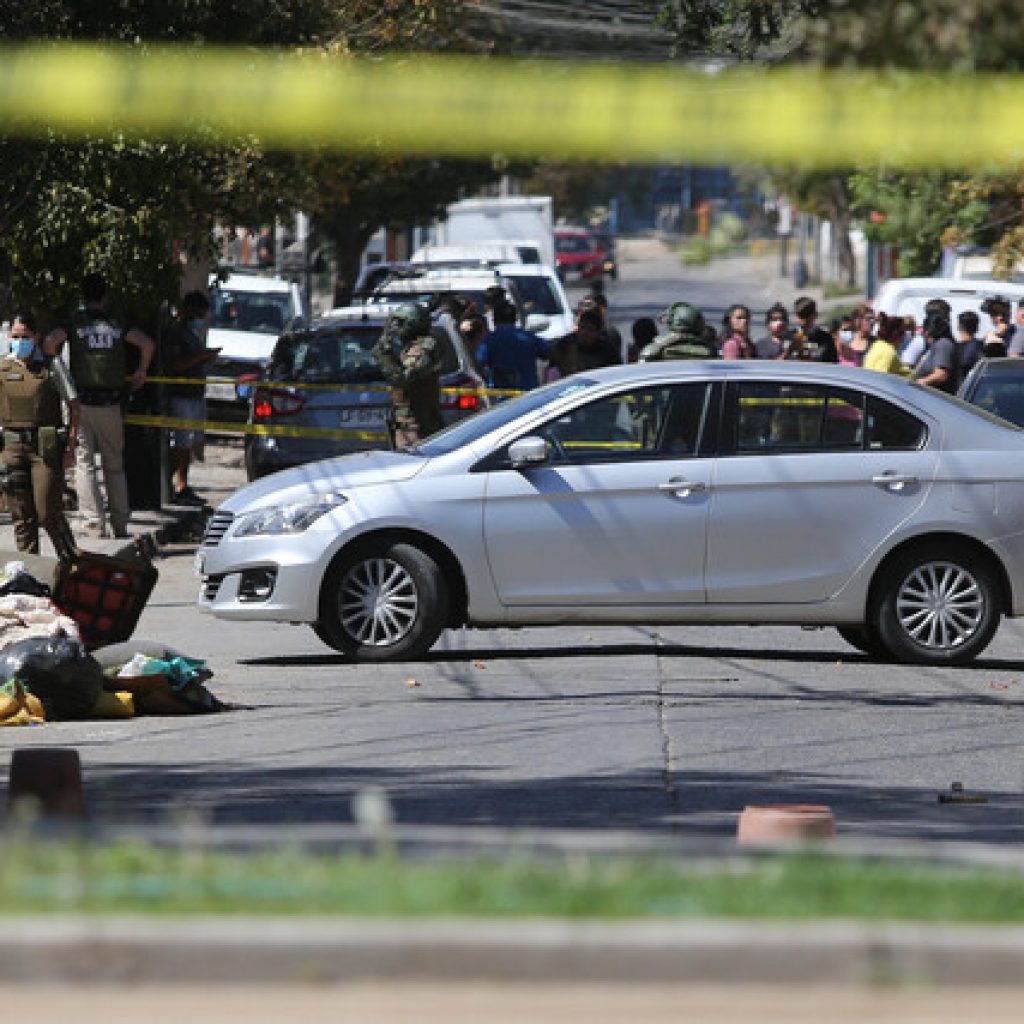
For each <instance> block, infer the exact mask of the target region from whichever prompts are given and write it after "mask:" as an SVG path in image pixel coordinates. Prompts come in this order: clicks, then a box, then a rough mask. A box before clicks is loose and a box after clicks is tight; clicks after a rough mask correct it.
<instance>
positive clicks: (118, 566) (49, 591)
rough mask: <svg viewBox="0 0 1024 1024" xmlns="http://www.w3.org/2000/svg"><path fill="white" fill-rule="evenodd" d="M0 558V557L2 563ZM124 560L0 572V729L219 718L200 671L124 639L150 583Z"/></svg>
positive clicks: (141, 557) (149, 574)
mask: <svg viewBox="0 0 1024 1024" xmlns="http://www.w3.org/2000/svg"><path fill="white" fill-rule="evenodd" d="M0 557H2V556H0ZM150 557H151V553H150V551H149V550H147V549H146V548H145V547H144V546H143V545H139V546H138V547H137V548H135V549H134V550H133V552H132V555H131V557H111V556H108V555H101V554H94V553H92V552H81V553H80V556H79V557H78V558H77V559H75V560H74V561H72V562H64V561H62V562H57V561H56V560H54V559H44V558H39V557H35V558H33V559H32V562H33V569H32V570H30V569H29V567H28V565H27V564H26V562H25V561H23V560H21V559H20V558H16V559H13V560H11V561H8V562H7V563H6V565H5V566H4V568H3V572H2V573H0V726H4V725H36V724H40V723H42V722H45V721H62V720H70V719H85V718H111V717H113V718H128V717H131V716H133V715H181V714H194V713H204V712H211V711H222V710H224V705H223V704H222V703H221V702H220V701H219V700H218V699H217V698H216V697H215V696H214V695H213V694H212V693H211V692H210V691H209V690H208V689H207V688H206V686H205V685H204V684H205V683H206V681H207V680H208V679H210V677H211V676H212V675H213V673H212V672H211V671H210V669H208V668H207V667H206V663H205V662H203V661H201V660H199V659H197V658H192V657H189V656H188V655H186V654H184V653H183V652H181V651H176V650H174V649H172V648H169V647H166V646H164V645H162V644H156V643H152V642H146V641H134V642H133V641H132V640H131V636H132V634H133V632H134V630H135V626H136V624H137V623H138V620H139V617H140V616H141V614H142V610H143V608H144V607H145V604H146V601H147V600H148V598H149V595H150V593H151V592H152V590H153V587H154V586H155V584H156V579H157V571H156V569H155V568H154V566H153V564H152V562H151V560H150Z"/></svg>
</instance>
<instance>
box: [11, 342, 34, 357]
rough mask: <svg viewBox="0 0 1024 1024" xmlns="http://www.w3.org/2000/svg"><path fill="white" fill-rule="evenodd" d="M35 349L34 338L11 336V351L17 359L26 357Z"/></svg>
mask: <svg viewBox="0 0 1024 1024" xmlns="http://www.w3.org/2000/svg"><path fill="white" fill-rule="evenodd" d="M35 349H36V342H35V339H34V338H11V352H13V353H14V355H15V356H17V357H18V359H28V357H29V356H30V355H32V353H33V352H34V351H35Z"/></svg>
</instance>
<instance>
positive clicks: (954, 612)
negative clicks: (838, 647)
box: [876, 546, 1000, 665]
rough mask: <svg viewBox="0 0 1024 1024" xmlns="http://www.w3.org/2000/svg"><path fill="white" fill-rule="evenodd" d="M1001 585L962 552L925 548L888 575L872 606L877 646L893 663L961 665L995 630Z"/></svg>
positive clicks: (985, 567) (905, 558)
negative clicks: (881, 644) (890, 657)
mask: <svg viewBox="0 0 1024 1024" xmlns="http://www.w3.org/2000/svg"><path fill="white" fill-rule="evenodd" d="M999 619H1000V610H999V586H998V583H997V581H996V578H995V575H994V573H993V572H992V570H991V568H990V567H989V566H988V565H987V564H986V563H985V562H983V561H981V560H980V559H975V558H970V557H968V556H966V555H965V554H964V553H963V552H960V551H955V550H954V551H949V550H948V549H945V548H942V547H939V546H928V547H922V548H919V549H917V550H916V551H911V552H908V553H907V554H906V555H904V556H902V557H901V558H899V559H898V560H897V561H896V562H895V563H894V564H893V565H892V566H891V567H890V568H889V571H888V572H887V573H886V576H885V578H884V579H883V580H882V582H881V586H880V589H879V598H878V601H877V603H876V622H877V629H878V635H879V637H880V639H881V642H882V643H883V644H884V645H885V647H886V648H887V649H888V650H889V652H890V653H891V654H892V656H893V657H894V658H896V660H897V661H902V662H906V663H909V664H918V665H963V664H966V663H967V662H969V661H972V660H973V659H974V658H975V657H977V655H979V654H980V653H981V652H982V651H983V650H984V649H985V648H986V647H987V646H988V644H989V642H990V641H991V640H992V637H993V636H994V635H995V631H996V629H997V628H998V626H999Z"/></svg>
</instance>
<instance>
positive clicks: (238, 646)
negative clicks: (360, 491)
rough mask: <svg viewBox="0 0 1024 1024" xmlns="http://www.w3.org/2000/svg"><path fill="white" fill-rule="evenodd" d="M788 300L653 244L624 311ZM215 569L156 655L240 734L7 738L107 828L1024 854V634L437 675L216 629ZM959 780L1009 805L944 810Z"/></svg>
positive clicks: (170, 556) (165, 573)
mask: <svg viewBox="0 0 1024 1024" xmlns="http://www.w3.org/2000/svg"><path fill="white" fill-rule="evenodd" d="M778 287H779V286H778V284H777V283H776V282H772V281H766V280H765V279H764V278H763V275H761V274H760V270H759V268H758V267H757V266H756V265H754V264H751V263H749V262H745V261H730V262H728V263H724V264H721V265H719V266H718V267H717V268H716V267H715V266H713V267H712V268H711V269H710V270H701V271H698V272H696V273H695V274H691V275H689V276H688V277H685V278H684V277H683V275H682V273H681V270H680V268H678V266H677V265H676V264H675V263H674V262H672V261H670V260H668V259H666V258H665V256H664V254H659V253H658V252H657V250H656V249H654V248H653V247H651V246H638V247H637V248H636V250H635V258H633V259H631V260H630V261H629V262H627V263H626V265H625V268H624V273H623V279H622V280H621V281H620V282H618V283H617V284H613V285H612V286H611V287H610V288H609V297H610V300H611V304H612V310H613V314H614V318H615V320H616V322H617V323H619V324H620V326H621V327H622V328H623V329H624V331H628V325H629V322H630V321H631V319H632V317H634V316H636V315H645V314H649V313H651V312H654V311H657V310H658V309H661V308H664V306H665V305H667V304H668V303H669V302H671V301H674V300H676V299H678V298H691V299H693V298H696V299H697V301H698V303H699V304H700V305H702V307H703V308H705V309H706V310H714V309H718V310H721V309H722V308H723V307H724V306H725V305H726V304H727V303H728V302H730V301H733V300H734V299H737V300H739V301H746V302H748V303H749V304H750V305H752V306H754V307H755V308H756V309H760V310H763V309H764V308H766V307H767V305H768V304H769V303H770V301H771V299H772V298H773V297H774V294H775V293H777V292H778ZM240 455H241V453H240V450H239V449H237V448H235V449H232V448H211V449H210V452H209V457H208V459H207V462H206V463H205V464H203V465H201V466H199V467H197V470H196V472H195V473H194V483H195V485H196V486H197V487H198V488H199V489H201V490H203V491H205V492H206V493H207V494H208V495H209V496H210V498H211V499H212V500H213V501H214V502H216V501H217V500H218V499H221V498H223V496H225V495H226V494H228V493H230V491H231V490H232V489H233V488H235V487H237V486H239V485H240V484H241V483H242V482H243V473H242V470H241V459H240ZM145 525H146V519H145V517H144V516H143V517H140V524H139V528H144V527H145ZM5 533H6V534H7V536H5ZM9 533H10V528H9V527H8V526H0V543H2V544H3V545H4V546H11V544H10V537H9ZM765 542H766V543H770V542H771V541H770V538H766V539H765ZM192 554H193V548H192V547H191V546H189V545H175V546H171V547H169V548H168V549H167V553H166V557H165V558H164V559H163V560H161V561H160V562H159V563H158V564H159V569H160V573H161V578H160V582H159V584H158V586H157V589H156V590H155V592H154V595H153V597H152V599H151V600H150V603H149V606H148V608H147V609H146V611H145V613H144V615H143V618H142V621H141V623H140V626H139V629H138V631H137V634H136V635H137V636H138V637H145V638H154V639H159V640H161V641H163V642H165V643H167V644H171V645H173V646H176V647H178V648H179V649H181V650H183V651H184V652H185V653H187V654H190V655H192V656H195V657H202V658H205V659H207V660H208V662H209V664H210V666H211V667H212V668H213V669H214V672H215V675H214V678H213V680H212V681H211V684H210V686H211V689H213V690H214V691H215V692H216V693H217V695H218V696H219V697H221V699H223V700H225V701H227V702H229V703H230V704H232V705H233V706H234V709H233V710H231V711H230V712H227V713H224V714H221V715H211V716H204V717H188V718H145V719H142V718H140V719H133V720H118V721H113V720H112V721H93V722H87V723H50V724H47V725H45V726H43V727H39V728H33V729H11V730H4V731H3V732H2V733H0V741H2V742H3V744H4V745H5V746H6V747H8V748H14V747H19V746H36V745H55V746H74V747H76V748H78V750H79V751H80V753H81V756H82V760H83V764H84V767H85V777H86V794H87V799H88V802H89V806H90V808H91V813H92V815H93V816H94V818H95V819H96V820H98V821H101V822H106V823H111V824H116V823H129V822H140V821H142V822H154V823H167V822H171V823H173V822H179V821H182V820H185V819H187V820H188V821H190V822H192V823H193V824H194V826H195V827H199V828H201V827H202V823H203V822H208V823H211V824H214V823H239V824H243V823H244V824H274V825H287V824H289V823H294V824H308V823H317V824H323V825H331V824H336V823H345V822H350V821H351V820H352V814H353V797H354V796H355V795H356V794H358V793H360V792H361V791H364V790H366V789H368V788H374V789H381V790H383V791H385V792H386V794H387V797H388V800H389V802H390V804H391V807H392V811H393V814H394V817H395V819H396V820H397V821H398V822H400V823H404V824H430V825H446V826H447V825H475V826H508V827H534V826H536V827H543V828H569V829H593V830H598V831H604V830H611V829H638V830H647V831H657V832H659V833H665V834H668V835H671V836H674V837H676V838H678V840H679V842H680V848H681V849H685V848H686V844H687V843H688V842H692V843H693V844H695V845H696V844H698V843H699V842H700V841H703V840H705V839H707V838H709V837H711V838H715V839H722V840H724V841H728V840H729V839H730V838H731V837H732V836H733V835H734V834H735V829H736V821H737V816H738V815H739V813H740V812H741V811H742V810H743V808H744V806H746V805H747V804H753V803H825V804H828V805H829V806H830V807H831V808H832V809H833V813H834V815H835V818H836V822H837V828H838V831H839V835H840V836H841V837H845V838H849V839H854V840H865V841H872V840H874V839H927V840H957V841H965V842H969V843H979V842H992V843H999V844H1012V843H1019V842H1020V841H1021V840H1022V839H1024V824H1022V818H1021V796H1020V793H1021V782H1022V754H1021V749H1020V748H1021V745H1020V742H1019V736H1020V731H1021V713H1022V707H1021V701H1022V689H1024V684H1022V670H1024V657H1022V655H1021V652H1022V650H1024V644H1022V633H1024V625H1022V624H1019V623H1004V625H1003V626H1002V628H1001V629H1000V631H999V633H998V635H997V637H996V640H995V642H994V643H993V645H992V647H991V648H990V650H989V652H988V653H987V655H986V656H985V657H984V658H983V659H981V660H980V661H979V662H978V663H977V664H976V666H974V667H971V668H965V669H941V670H922V669H919V668H906V667H893V666H881V665H876V664H873V663H871V662H869V661H867V660H866V659H865V658H864V657H863V656H862V655H860V654H859V653H857V652H855V651H854V650H853V649H852V648H850V647H848V646H847V645H846V644H845V643H844V642H843V641H842V640H841V639H840V637H839V636H838V634H837V633H836V632H834V631H832V630H821V631H814V632H807V631H802V630H799V629H794V628H753V627H731V628H727V627H716V628H710V627H699V628H682V627H679V628H669V629H639V628H601V629H593V628H551V629H522V630H515V631H513V630H505V631H469V630H462V631H458V632H453V633H449V634H446V635H445V636H444V637H443V638H442V641H441V642H440V643H439V644H438V646H437V648H436V649H435V651H434V652H432V654H431V655H430V657H429V658H428V659H427V660H426V661H424V662H421V663H418V664H402V665H389V666H360V667H353V666H350V665H346V664H345V663H343V662H342V661H341V660H339V659H338V658H337V657H336V656H335V655H334V654H333V653H332V652H331V651H330V650H329V649H328V648H327V647H325V646H324V645H323V644H322V643H321V642H320V641H319V640H318V639H317V638H316V637H315V636H314V635H313V633H312V631H311V630H309V629H308V628H305V627H293V626H286V625H264V624H255V623H254V624H243V623H239V624H227V623H222V622H218V621H216V620H213V619H210V618H208V617H206V616H203V615H200V614H199V613H198V612H197V611H196V610H195V608H194V604H193V602H194V597H195V591H196V582H195V580H194V579H193V577H192V574H191V565H192ZM7 760H8V759H7V758H6V757H5V758H3V759H2V761H0V781H4V782H5V781H6V779H5V778H4V776H5V775H6V771H7ZM954 781H960V782H962V783H963V785H964V787H965V788H966V789H967V791H968V792H970V793H974V794H978V795H980V796H983V797H984V798H985V799H986V802H984V803H978V804H945V803H939V801H938V795H939V793H940V792H947V791H948V790H949V788H950V785H951V783H952V782H954Z"/></svg>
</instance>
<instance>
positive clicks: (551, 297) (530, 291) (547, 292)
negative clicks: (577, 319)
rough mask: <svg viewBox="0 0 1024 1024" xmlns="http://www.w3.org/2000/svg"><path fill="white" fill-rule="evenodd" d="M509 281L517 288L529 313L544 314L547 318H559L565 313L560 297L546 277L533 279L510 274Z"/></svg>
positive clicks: (524, 307) (522, 275) (520, 299)
mask: <svg viewBox="0 0 1024 1024" xmlns="http://www.w3.org/2000/svg"><path fill="white" fill-rule="evenodd" d="M508 276H509V280H511V281H513V282H514V283H515V286H516V293H517V294H518V296H519V301H520V302H521V303H522V304H523V309H524V310H525V311H526V312H527V313H544V314H545V315H546V316H557V315H558V314H559V313H562V312H564V310H563V309H562V305H561V303H560V302H559V301H558V296H557V295H555V291H554V289H553V288H552V287H551V282H550V281H548V280H547V278H544V277H533V276H527V275H525V274H509V275H508Z"/></svg>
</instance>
